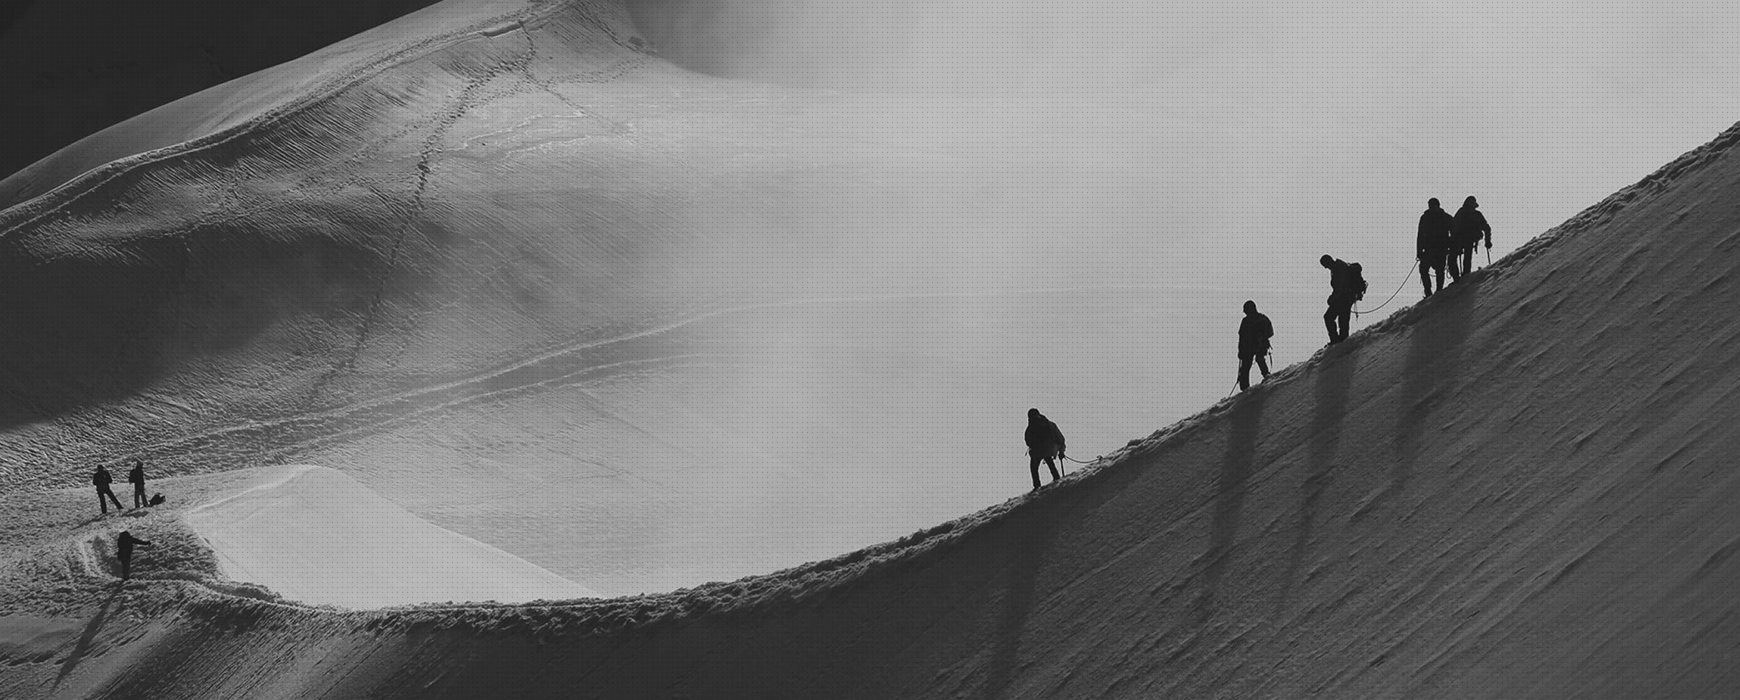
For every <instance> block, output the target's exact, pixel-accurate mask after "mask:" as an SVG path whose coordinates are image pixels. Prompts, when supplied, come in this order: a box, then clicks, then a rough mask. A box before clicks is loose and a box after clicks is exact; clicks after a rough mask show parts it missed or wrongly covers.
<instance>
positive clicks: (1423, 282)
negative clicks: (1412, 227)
mask: <svg viewBox="0 0 1740 700" xmlns="http://www.w3.org/2000/svg"><path fill="white" fill-rule="evenodd" d="M1455 225H1456V217H1454V216H1451V215H1450V212H1447V211H1444V210H1443V209H1441V208H1439V206H1438V198H1437V197H1433V198H1431V199H1428V200H1426V211H1425V213H1423V214H1420V229H1419V233H1417V234H1415V236H1414V256H1415V257H1416V258H1418V259H1419V261H1420V286H1422V287H1425V288H1426V296H1428V297H1430V296H1432V293H1433V292H1434V291H1438V292H1442V291H1444V264H1445V262H1447V261H1448V259H1449V258H1450V250H1451V247H1452V245H1453V244H1452V243H1451V239H1450V233H1451V230H1452V229H1454V228H1455ZM1450 269H1451V273H1450V279H1452V280H1454V279H1456V272H1455V270H1456V263H1455V262H1453V261H1452V262H1450ZM1430 273H1437V275H1438V287H1437V289H1435V290H1434V289H1433V288H1432V277H1431V275H1430Z"/></svg>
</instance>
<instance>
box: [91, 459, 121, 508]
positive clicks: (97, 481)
mask: <svg viewBox="0 0 1740 700" xmlns="http://www.w3.org/2000/svg"><path fill="white" fill-rule="evenodd" d="M112 483H115V477H114V476H111V475H110V474H109V469H108V468H107V467H104V466H103V465H101V464H99V465H97V471H96V473H93V474H91V485H93V486H96V487H97V505H99V506H102V507H103V515H108V514H109V503H113V504H115V511H116V512H120V510H121V499H119V498H115V492H114V491H111V490H110V489H109V484H112ZM105 496H107V497H108V499H109V500H108V501H107V502H104V501H103V497H105Z"/></svg>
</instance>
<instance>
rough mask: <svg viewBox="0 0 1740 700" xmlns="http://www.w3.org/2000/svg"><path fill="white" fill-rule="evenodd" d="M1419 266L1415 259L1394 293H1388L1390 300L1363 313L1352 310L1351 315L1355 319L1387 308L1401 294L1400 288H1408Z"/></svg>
mask: <svg viewBox="0 0 1740 700" xmlns="http://www.w3.org/2000/svg"><path fill="white" fill-rule="evenodd" d="M1419 266H1420V261H1419V259H1417V258H1416V259H1415V260H1414V264H1412V265H1409V266H1408V274H1405V275H1402V283H1401V284H1399V285H1396V291H1393V292H1390V298H1388V299H1385V300H1384V303H1382V304H1378V305H1377V306H1374V307H1372V308H1369V309H1366V310H1364V311H1360V310H1358V309H1354V311H1353V315H1354V316H1356V317H1357V316H1359V315H1361V314H1369V313H1371V312H1373V311H1377V310H1378V309H1381V308H1383V307H1385V306H1389V305H1390V302H1392V301H1395V300H1396V295H1397V294H1401V293H1402V287H1406V286H1408V280H1410V279H1413V277H1414V269H1415V268H1417V267H1419Z"/></svg>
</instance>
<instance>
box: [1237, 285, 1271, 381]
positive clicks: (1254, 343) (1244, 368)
mask: <svg viewBox="0 0 1740 700" xmlns="http://www.w3.org/2000/svg"><path fill="white" fill-rule="evenodd" d="M1274 335H1275V326H1274V324H1272V323H1269V317H1268V316H1264V315H1263V314H1261V313H1258V312H1257V302H1254V301H1246V302H1245V320H1243V321H1240V322H1239V391H1244V390H1245V389H1249V388H1251V361H1252V360H1255V361H1256V363H1257V369H1259V370H1262V372H1263V378H1264V379H1268V378H1269V363H1268V362H1267V360H1265V358H1264V356H1266V355H1268V354H1269V338H1272V337H1274Z"/></svg>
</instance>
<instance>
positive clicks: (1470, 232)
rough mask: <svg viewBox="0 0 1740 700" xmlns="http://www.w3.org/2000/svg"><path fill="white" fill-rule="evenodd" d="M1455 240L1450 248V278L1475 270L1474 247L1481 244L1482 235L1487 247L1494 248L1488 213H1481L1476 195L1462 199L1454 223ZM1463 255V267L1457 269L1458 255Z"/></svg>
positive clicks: (1489, 249)
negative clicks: (1487, 220) (1475, 198)
mask: <svg viewBox="0 0 1740 700" xmlns="http://www.w3.org/2000/svg"><path fill="white" fill-rule="evenodd" d="M1452 231H1453V234H1452V237H1453V238H1454V242H1453V243H1451V246H1452V247H1451V248H1450V279H1452V280H1454V279H1456V278H1457V277H1458V276H1459V275H1458V273H1460V274H1462V275H1466V274H1468V273H1470V272H1473V271H1474V249H1475V248H1476V247H1478V246H1479V245H1480V239H1481V237H1482V236H1485V238H1486V249H1487V250H1488V251H1491V250H1492V226H1491V225H1490V224H1487V223H1486V215H1485V214H1482V213H1480V203H1479V202H1476V201H1474V195H1468V199H1464V200H1462V208H1461V209H1457V210H1456V219H1455V223H1454V224H1453V225H1452ZM1458 255H1460V256H1461V257H1462V269H1461V270H1457V269H1456V257H1457V256H1458Z"/></svg>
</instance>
